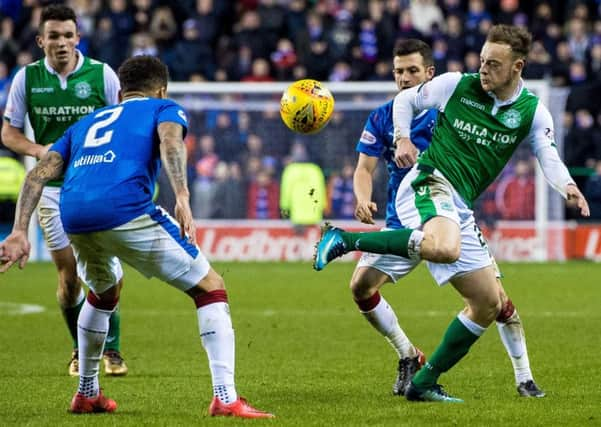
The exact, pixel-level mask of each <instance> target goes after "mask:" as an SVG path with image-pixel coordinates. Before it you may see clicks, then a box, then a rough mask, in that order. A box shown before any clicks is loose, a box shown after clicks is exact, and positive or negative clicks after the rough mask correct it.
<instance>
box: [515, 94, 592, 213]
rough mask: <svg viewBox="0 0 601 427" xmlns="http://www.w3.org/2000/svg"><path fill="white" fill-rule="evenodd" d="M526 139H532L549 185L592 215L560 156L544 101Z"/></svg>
mask: <svg viewBox="0 0 601 427" xmlns="http://www.w3.org/2000/svg"><path fill="white" fill-rule="evenodd" d="M526 139H527V140H530V144H531V146H532V151H533V152H534V154H535V156H536V159H537V160H538V163H539V164H540V166H541V169H542V170H543V174H544V175H545V179H546V180H547V182H548V183H549V185H550V186H551V187H553V189H555V190H556V191H557V192H558V193H559V194H561V195H562V196H563V197H564V198H565V199H566V200H567V202H568V205H570V206H575V207H578V208H579V209H580V214H581V215H582V216H585V217H587V216H590V209H589V206H588V202H587V201H586V199H585V197H584V196H583V195H582V193H581V192H580V190H579V189H578V186H577V185H576V183H575V182H574V179H572V177H571V176H570V172H569V171H568V168H567V167H566V165H565V163H564V162H563V161H562V160H561V158H560V157H559V153H558V152H557V148H556V145H555V136H554V131H553V118H552V117H551V113H550V112H549V110H548V109H547V107H545V106H544V105H543V104H542V103H539V104H538V106H537V108H536V112H535V114H534V120H533V122H532V128H531V129H530V133H529V134H528V135H527V137H526Z"/></svg>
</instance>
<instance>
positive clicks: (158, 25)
mask: <svg viewBox="0 0 601 427" xmlns="http://www.w3.org/2000/svg"><path fill="white" fill-rule="evenodd" d="M150 34H152V37H153V38H154V40H155V41H156V44H157V46H158V47H159V51H160V52H161V53H162V54H167V56H168V51H169V50H170V48H171V46H172V44H173V41H174V40H175V38H176V36H177V22H176V21H175V17H174V16H173V11H172V10H171V8H170V7H169V6H161V7H158V8H156V9H155V10H154V12H153V14H152V18H151V20H150Z"/></svg>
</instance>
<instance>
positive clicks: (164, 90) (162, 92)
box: [157, 86, 167, 99]
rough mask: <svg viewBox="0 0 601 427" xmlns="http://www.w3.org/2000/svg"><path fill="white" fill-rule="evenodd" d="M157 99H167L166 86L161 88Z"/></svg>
mask: <svg viewBox="0 0 601 427" xmlns="http://www.w3.org/2000/svg"><path fill="white" fill-rule="evenodd" d="M157 98H160V99H163V98H167V88H166V87H165V86H161V87H160V88H159V90H158V91H157Z"/></svg>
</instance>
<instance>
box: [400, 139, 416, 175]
mask: <svg viewBox="0 0 601 427" xmlns="http://www.w3.org/2000/svg"><path fill="white" fill-rule="evenodd" d="M418 155H419V150H418V149H417V147H416V146H415V145H413V143H412V142H411V140H410V139H409V138H399V139H397V140H396V148H395V150H394V162H395V163H396V165H397V166H398V167H400V168H409V167H411V166H413V165H414V164H415V162H416V161H417V156H418Z"/></svg>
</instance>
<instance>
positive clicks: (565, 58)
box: [551, 41, 573, 86]
mask: <svg viewBox="0 0 601 427" xmlns="http://www.w3.org/2000/svg"><path fill="white" fill-rule="evenodd" d="M572 59H573V58H572V54H571V52H570V46H569V45H568V42H566V41H560V42H559V43H558V44H557V47H556V50H555V55H554V58H553V66H552V67H551V78H552V84H553V85H554V86H567V85H568V83H569V82H570V64H571V63H572Z"/></svg>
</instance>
